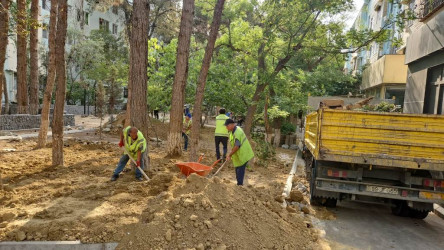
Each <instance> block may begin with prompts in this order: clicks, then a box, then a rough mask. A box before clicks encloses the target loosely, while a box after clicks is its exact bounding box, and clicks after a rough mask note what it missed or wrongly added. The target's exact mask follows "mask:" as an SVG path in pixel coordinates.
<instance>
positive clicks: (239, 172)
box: [234, 161, 248, 186]
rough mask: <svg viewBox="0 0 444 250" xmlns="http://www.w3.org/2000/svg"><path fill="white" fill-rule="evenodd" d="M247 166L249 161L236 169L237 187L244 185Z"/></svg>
mask: <svg viewBox="0 0 444 250" xmlns="http://www.w3.org/2000/svg"><path fill="white" fill-rule="evenodd" d="M247 164H248V161H247V162H245V164H244V165H242V166H240V167H234V169H235V170H236V180H237V185H239V186H242V185H244V177H245V168H246V167H247Z"/></svg>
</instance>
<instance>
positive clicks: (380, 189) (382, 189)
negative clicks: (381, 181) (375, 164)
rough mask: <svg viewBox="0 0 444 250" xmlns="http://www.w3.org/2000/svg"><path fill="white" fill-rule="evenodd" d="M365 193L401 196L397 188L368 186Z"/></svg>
mask: <svg viewBox="0 0 444 250" xmlns="http://www.w3.org/2000/svg"><path fill="white" fill-rule="evenodd" d="M365 191H368V192H373V193H383V194H396V195H397V194H399V190H398V189H397V188H390V187H378V186H366V188H365Z"/></svg>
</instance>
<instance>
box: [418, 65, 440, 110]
mask: <svg viewBox="0 0 444 250" xmlns="http://www.w3.org/2000/svg"><path fill="white" fill-rule="evenodd" d="M423 112H424V113H425V114H440V115H442V114H444V64H441V65H439V66H436V67H433V68H430V69H429V70H428V76H427V84H426V92H425V97H424V110H423Z"/></svg>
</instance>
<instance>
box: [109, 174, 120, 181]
mask: <svg viewBox="0 0 444 250" xmlns="http://www.w3.org/2000/svg"><path fill="white" fill-rule="evenodd" d="M117 178H119V176H118V175H113V176H111V181H117Z"/></svg>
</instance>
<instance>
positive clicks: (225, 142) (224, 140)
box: [214, 136, 228, 161]
mask: <svg viewBox="0 0 444 250" xmlns="http://www.w3.org/2000/svg"><path fill="white" fill-rule="evenodd" d="M214 142H215V143H216V157H217V159H218V160H220V147H219V146H220V143H222V148H223V151H224V157H223V158H222V160H224V161H225V158H226V157H227V149H228V137H225V136H215V137H214Z"/></svg>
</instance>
